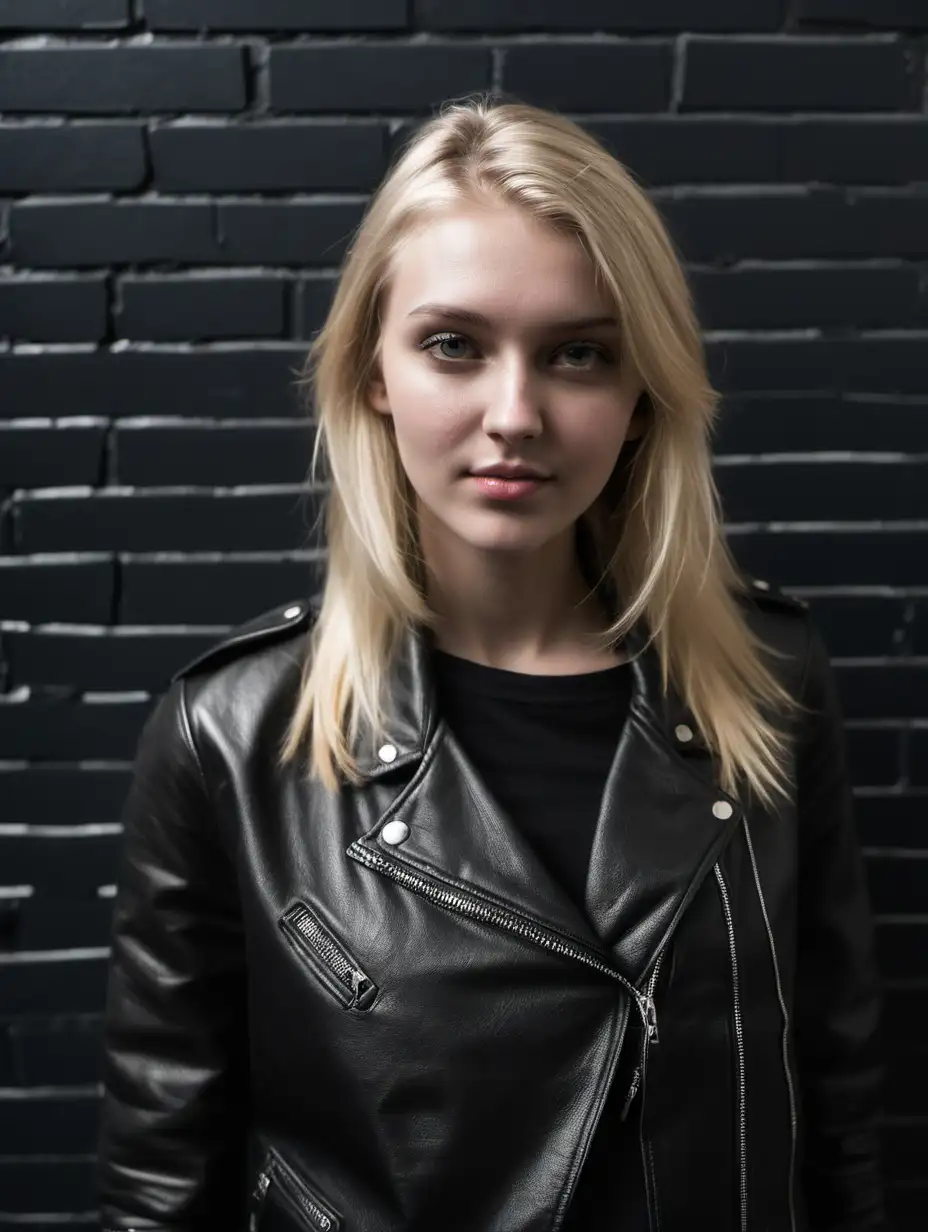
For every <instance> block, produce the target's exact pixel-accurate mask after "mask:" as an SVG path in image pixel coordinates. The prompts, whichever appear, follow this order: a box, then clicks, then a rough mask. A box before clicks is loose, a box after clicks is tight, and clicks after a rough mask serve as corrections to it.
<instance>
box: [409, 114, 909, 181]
mask: <svg viewBox="0 0 928 1232" xmlns="http://www.w3.org/2000/svg"><path fill="white" fill-rule="evenodd" d="M582 127H583V128H585V129H586V130H587V131H588V132H590V133H592V134H593V136H595V137H596V138H597V139H598V140H599V141H600V142H602V144H603V145H605V147H606V149H608V150H609V151H611V153H612V154H614V155H615V157H616V158H618V159H619V160H620V161H621V162H624V163H625V164H626V165H627V166H628V167H630V168H631V169H632V170H633V171H634V173H635V176H636V177H637V178H638V179H639V180H640V181H641V182H643V183H645V184H648V185H653V186H660V185H667V184H714V183H737V184H771V183H779V184H805V183H806V182H807V181H812V182H816V183H820V184H855V185H859V184H896V185H899V186H905V185H907V184H909V183H911V182H912V181H915V180H921V179H923V178H924V174H923V173H924V168H925V165H926V161H928V117H926V116H924V115H893V116H859V115H853V116H827V117H825V116H822V117H817V116H801V115H800V116H777V115H767V116H725V117H720V116H704V115H687V114H686V113H684V114H682V115H681V114H677V113H674V114H672V115H649V116H630V117H628V118H625V117H622V118H620V119H601V118H599V117H597V116H592V117H586V118H584V120H583V121H582ZM402 135H403V133H401V132H398V133H396V134H394V141H395V142H396V144H399V142H400V140H401V138H402Z"/></svg>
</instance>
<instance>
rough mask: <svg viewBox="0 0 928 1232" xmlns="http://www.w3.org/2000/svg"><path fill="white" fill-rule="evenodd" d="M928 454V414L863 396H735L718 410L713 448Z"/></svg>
mask: <svg viewBox="0 0 928 1232" xmlns="http://www.w3.org/2000/svg"><path fill="white" fill-rule="evenodd" d="M875 441H878V442H879V444H878V448H879V450H880V451H883V452H893V451H898V452H900V453H925V452H926V451H928V415H926V413H925V408H924V406H921V405H919V404H918V403H913V402H905V401H897V400H894V399H893V398H891V397H887V398H876V397H873V398H868V397H867V395H866V394H859V395H848V396H847V397H844V398H842V397H837V396H834V395H831V394H824V393H823V394H811V393H810V394H788V393H784V394H781V395H776V394H770V395H768V394H750V393H744V394H733V395H731V396H730V397H727V398H726V399H725V400H724V402H723V404H722V408H721V412H720V418H719V423H718V429H717V432H716V434H715V440H714V450H715V453H716V454H717V455H724V454H733V453H734V454H738V453H742V454H743V453H794V452H806V453H811V452H813V451H815V450H820V451H822V452H829V451H834V450H860V451H862V452H868V451H871V450H872V449H873V448H874V442H875Z"/></svg>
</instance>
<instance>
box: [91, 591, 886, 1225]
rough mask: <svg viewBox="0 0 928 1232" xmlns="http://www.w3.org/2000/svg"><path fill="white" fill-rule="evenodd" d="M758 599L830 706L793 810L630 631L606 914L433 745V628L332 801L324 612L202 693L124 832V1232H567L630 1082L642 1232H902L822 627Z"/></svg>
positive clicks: (230, 643) (108, 1071) (116, 1081)
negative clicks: (307, 724) (301, 746)
mask: <svg viewBox="0 0 928 1232" xmlns="http://www.w3.org/2000/svg"><path fill="white" fill-rule="evenodd" d="M764 587H765V584H764V583H758V584H757V585H755V586H754V587H753V588H750V587H749V591H748V593H747V594H746V595H745V596H744V597H743V599H742V602H743V604H744V610H745V614H746V616H747V619H748V620H749V623H750V625H751V627H752V628H753V629H754V631H755V632H756V633H757V634H758V636H759V637H760V638H761V639H762V640H763V641H764V642H765V643H766V644H767V645H769V646H771V647H773V648H774V649H775V650H777V651H778V652H779V655H780V657H779V658H776V659H774V660H773V661H772V662H773V665H774V669H775V670H776V671H777V672H778V673H779V675H780V678H781V679H782V680H783V681H784V683H786V684H787V686H788V687H789V688H790V689H791V690H792V691H793V692H794V693H796V694H798V695H799V696H800V698H801V700H803V701H804V703H805V704H806V706H807V707H809V709H808V712H807V713H804V714H801V715H799V716H797V718H796V719H795V720H794V721H793V723H792V726H791V727H790V729H789V740H790V749H791V757H792V764H793V769H794V772H795V783H796V788H795V791H794V792H793V793H791V797H790V799H789V800H788V801H780V802H779V803H778V805H777V807H776V809H775V810H773V811H769V810H766V809H764V808H763V807H761V805H760V804H759V803H758V802H756V801H755V800H753V799H751V800H749V801H748V802H747V803H746V804H744V805H743V806H742V804H740V803H739V801H738V800H737V799H735V798H733V797H730V796H728V795H726V794H725V793H724V792H722V791H721V790H720V789H719V787H718V786H717V783H716V776H715V772H714V762H713V759H712V758H711V756H710V754H709V752H708V750H707V748H706V745H705V743H704V741H703V740H702V739H701V737H700V734H699V731H698V728H697V724H696V722H695V720H694V718H693V716H692V714H690V713H689V712H688V710H687V708H686V707H685V706H684V705H683V703H682V702H681V700H680V698H679V697H678V696H677V695H676V694H675V693H674V692H672V691H671V692H670V694H669V695H667V696H665V695H663V694H662V691H661V682H660V666H659V662H658V658H657V655H656V652H655V650H654V649H653V647H645V635H644V630H643V629H642V628H640V627H639V628H638V629H635V630H633V631H632V633H631V634H630V635H629V638H628V642H627V650H628V652H629V654H630V655H632V656H634V658H633V663H632V670H633V672H634V686H633V687H634V691H633V698H632V703H631V708H630V712H629V716H628V721H627V723H626V725H625V727H624V729H623V733H622V736H621V739H620V741H619V743H618V746H617V748H616V753H615V758H614V762H613V765H612V768H611V770H610V773H609V776H608V779H607V783H606V788H605V793H604V797H603V804H602V809H601V813H600V816H599V821H598V826H597V830H596V834H595V837H594V842H593V851H592V859H591V865H590V873H589V878H588V883H587V892H586V904H585V906H586V911H587V918H585V917H584V914H583V913H582V912H581V911H580V910H579V909H578V907H577V906H576V905H575V904H574V903H573V902H572V901H571V900H570V898H569V897H568V896H567V894H566V893H565V891H564V890H563V889H561V887H560V886H559V885H558V884H556V883H555V882H554V880H553V879H552V878H551V877H550V876H549V875H548V873H547V872H546V871H545V869H544V867H543V866H542V864H541V863H540V861H539V860H538V858H537V857H536V856H535V855H534V853H533V851H532V850H531V849H530V847H529V846H528V844H527V842H526V841H525V839H524V838H523V837H522V835H521V834H520V833H519V831H518V829H517V828H516V827H515V826H514V825H513V824H512V822H511V821H510V820H509V819H508V818H507V816H506V815H505V812H504V811H503V810H502V809H501V808H500V806H499V805H498V804H497V803H496V802H495V801H494V800H493V798H492V797H491V795H490V793H489V792H488V791H487V789H486V787H485V786H484V784H483V783H482V782H481V779H480V776H479V775H478V774H477V772H476V770H475V769H474V767H473V766H472V765H470V764H469V763H468V761H467V759H466V757H465V755H464V754H463V752H462V751H461V749H460V747H459V746H458V745H457V743H456V742H455V740H454V739H453V736H452V735H451V733H450V732H449V731H448V729H447V728H446V727H445V726H444V725H443V724H442V722H441V717H440V716H439V715H438V714H437V713H436V710H435V706H434V697H433V692H432V682H431V677H430V671H429V659H428V654H427V650H428V642H427V640H426V639H427V637H428V634H427V633H424V632H421V631H412V632H410V633H409V634H408V635H407V636H406V639H405V641H404V643H403V647H402V650H401V653H399V654H398V655H397V657H396V659H395V660H394V662H393V664H392V665H391V674H390V678H389V690H388V695H387V722H386V731H387V733H388V734H387V737H386V738H383V737H381V738H379V739H377V740H375V739H373V738H372V735H371V733H369V732H367V731H366V730H363V729H362V730H361V731H360V732H359V733H358V734H357V738H356V739H355V741H354V744H353V747H354V750H355V753H356V756H357V757H358V760H359V763H360V765H361V768H362V771H363V776H364V777H363V782H362V783H361V785H359V786H351V785H346V786H345V787H344V788H343V791H342V793H341V795H340V796H339V797H335V796H333V795H330V794H329V793H328V792H326V791H325V790H324V789H323V788H321V787H320V786H319V785H318V784H313V783H310V782H309V781H308V780H307V779H306V777H305V768H301V767H299V766H293V765H291V766H288V767H286V768H281V767H280V766H279V765H278V750H279V748H280V744H281V740H282V736H283V732H284V729H285V725H286V722H287V720H288V717H289V715H290V713H291V711H292V708H293V705H294V701H295V697H296V695H297V691H298V688H299V682H300V671H301V664H302V660H303V656H304V653H305V649H306V636H307V633H308V631H309V629H310V627H311V623H312V620H313V618H314V612H315V606H314V605H315V602H316V600H313V601H310V602H297V603H294V604H292V605H289V606H288V607H285V608H278V609H275V610H274V611H273V612H271V613H268V614H266V615H265V616H263V617H260V618H258V619H257V620H256V621H254V622H252V623H251V624H249V625H246V626H243V628H241V629H239V630H237V631H236V632H235V633H234V634H233V635H232V636H231V637H230V638H228V639H227V640H226V641H225V642H223V643H221V644H220V645H219V646H217V647H216V648H214V649H213V650H211V651H208V652H207V653H206V654H205V655H204V656H201V657H200V659H198V660H197V661H196V662H195V663H193V664H191V665H190V666H189V667H188V668H187V669H185V670H184V671H183V672H182V673H180V674H179V675H178V676H177V677H176V678H175V680H174V681H173V682H172V685H171V687H170V690H169V691H168V692H167V693H166V695H165V696H164V697H163V699H162V700H161V701H160V703H159V704H158V706H157V708H156V710H155V712H154V713H153V715H152V717H151V718H150V720H149V722H148V724H147V726H146V729H145V732H144V734H143V737H142V741H141V744H140V746H139V753H138V758H137V763H136V772H135V776H134V781H133V786H132V789H131V793H130V796H129V799H128V802H127V805H126V809H125V814H124V825H125V833H124V840H123V848H122V857H121V860H122V862H121V869H120V875H119V880H118V893H117V897H116V900H115V904H114V916H113V931H112V958H111V964H110V972H109V982H108V987H107V999H106V1016H105V1024H104V1026H105V1033H104V1057H105V1068H104V1083H105V1086H104V1099H103V1109H102V1120H101V1129H100V1137H99V1156H98V1165H97V1167H98V1172H97V1183H98V1196H99V1211H100V1220H101V1224H102V1225H103V1227H104V1228H105V1229H118V1230H120V1232H127V1230H128V1229H138V1230H140V1232H141V1230H143V1229H144V1230H147V1232H152V1230H154V1229H160V1230H162V1232H216V1230H217V1229H220V1228H222V1229H242V1230H244V1229H246V1228H247V1229H250V1230H251V1232H275V1230H276V1229H284V1230H286V1229H292V1230H294V1232H298V1230H300V1229H321V1232H330V1229H344V1232H438V1230H441V1232H556V1230H557V1229H560V1228H562V1227H564V1224H565V1219H566V1217H567V1212H568V1207H569V1203H570V1200H571V1197H572V1195H573V1194H574V1192H575V1191H576V1188H577V1184H578V1176H579V1174H580V1170H581V1168H582V1165H583V1161H584V1157H585V1154H586V1152H587V1150H588V1148H589V1144H590V1141H591V1138H592V1135H593V1132H594V1129H595V1126H596V1123H597V1118H598V1116H599V1114H600V1112H601V1109H602V1107H603V1104H604V1102H605V1098H606V1094H607V1092H608V1090H609V1088H610V1084H611V1082H613V1081H616V1082H619V1081H621V1082H627V1083H628V1111H627V1117H626V1125H628V1126H631V1132H630V1134H626V1135H625V1136H624V1140H625V1141H626V1142H628V1141H630V1142H631V1143H632V1145H633V1148H634V1150H633V1157H629V1156H628V1154H627V1153H628V1149H629V1148H628V1147H627V1146H626V1147H624V1148H623V1149H624V1150H625V1151H626V1157H625V1158H624V1159H623V1161H622V1163H621V1166H622V1167H623V1168H631V1169H634V1171H635V1173H636V1174H637V1175H638V1176H639V1177H640V1180H641V1182H642V1184H643V1185H644V1191H645V1193H646V1196H647V1210H648V1221H649V1225H650V1232H684V1230H689V1229H691V1228H692V1227H693V1226H698V1227H700V1228H703V1227H705V1228H710V1227H711V1228H712V1229H713V1230H714V1232H744V1230H749V1232H865V1230H866V1232H874V1230H876V1229H883V1228H884V1227H885V1222H884V1215H883V1194H882V1182H881V1176H880V1167H879V1158H878V1149H877V1128H878V1117H879V1112H880V1097H881V1080H882V1057H881V1048H880V1036H879V1019H880V1010H881V1004H880V995H879V991H878V987H879V986H878V980H877V974H876V970H875V965H874V950H873V931H872V922H871V917H870V908H869V901H868V897H867V889H866V882H865V875H864V869H863V863H862V858H861V853H860V849H859V846H858V842H857V838H856V835H855V831H854V824H853V810H852V800H851V792H850V787H849V782H848V777H847V768H846V763H845V748H844V736H843V727H842V720H841V714H840V710H839V702H838V698H837V694H836V689H835V681H834V675H833V671H832V669H831V667H830V664H829V661H828V656H827V653H826V650H825V646H824V643H823V641H822V638H821V636H820V634H819V632H818V630H817V628H816V627H815V625H814V623H813V621H812V620H811V619H810V617H809V614H808V612H807V611H806V610H805V605H804V604H802V603H801V602H800V601H798V600H795V599H792V598H790V597H788V596H785V595H782V594H780V593H778V592H776V591H774V590H772V589H771V588H769V587H767V588H766V589H764ZM285 612H286V615H285V614H284V613H285ZM686 728H689V731H690V732H691V733H692V736H691V738H689V739H687V738H686ZM681 732H682V733H683V735H682V737H681V734H680V733H681ZM655 1024H656V1030H655ZM634 1232H640V1230H639V1229H638V1228H637V1227H636V1228H635V1229H634Z"/></svg>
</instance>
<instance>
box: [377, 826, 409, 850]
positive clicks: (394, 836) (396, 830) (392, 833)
mask: <svg viewBox="0 0 928 1232" xmlns="http://www.w3.org/2000/svg"><path fill="white" fill-rule="evenodd" d="M380 837H381V838H382V839H383V841H384V842H385V843H389V844H390V846H391V847H395V846H396V845H397V843H405V842H406V840H407V839H408V838H409V826H407V825H406V823H405V821H388V822H387V824H386V825H385V826H384V828H383V829H382V830H381V831H380Z"/></svg>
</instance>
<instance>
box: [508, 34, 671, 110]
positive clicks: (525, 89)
mask: <svg viewBox="0 0 928 1232" xmlns="http://www.w3.org/2000/svg"><path fill="white" fill-rule="evenodd" d="M672 73H673V46H672V44H671V43H669V42H667V43H640V44H635V43H623V44H617V43H543V44H533V45H522V44H520V45H517V46H514V47H508V48H507V49H506V54H505V59H504V61H503V85H504V86H505V88H506V90H507V91H509V92H510V93H512V94H515V95H517V96H518V97H519V98H522V99H525V101H526V102H530V103H534V104H535V105H536V106H540V107H552V108H555V109H562V110H573V111H597V110H600V111H664V110H666V108H667V107H668V106H669V103H670V90H671V78H672Z"/></svg>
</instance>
